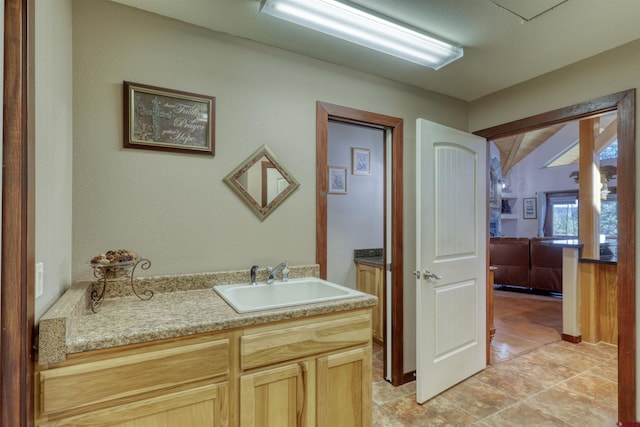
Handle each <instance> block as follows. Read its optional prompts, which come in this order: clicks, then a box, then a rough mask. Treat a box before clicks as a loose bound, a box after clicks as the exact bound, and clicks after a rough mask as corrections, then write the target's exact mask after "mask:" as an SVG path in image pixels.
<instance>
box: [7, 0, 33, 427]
mask: <svg viewBox="0 0 640 427" xmlns="http://www.w3.org/2000/svg"><path fill="white" fill-rule="evenodd" d="M33 11H34V1H33V0H5V2H4V64H5V65H4V80H3V81H4V92H3V103H4V114H3V122H2V126H3V144H2V159H3V168H2V255H1V258H0V262H1V269H0V270H1V273H0V323H1V328H0V329H1V332H0V353H1V358H0V363H1V367H0V425H2V426H12V427H13V426H16V427H22V426H31V425H33V423H34V420H33V401H34V394H33V367H34V366H33V365H34V354H33V339H34V338H33V335H34V331H33V326H34V291H35V289H34V268H35V265H34V260H35V242H34V237H35V210H34V207H35V185H34V178H35V169H34V167H35V163H34V154H35V144H34V117H35V115H34V109H35V103H34V99H35V98H34V39H33V35H34V13H33Z"/></svg>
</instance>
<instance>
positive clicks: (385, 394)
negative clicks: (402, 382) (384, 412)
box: [371, 381, 407, 404]
mask: <svg viewBox="0 0 640 427" xmlns="http://www.w3.org/2000/svg"><path fill="white" fill-rule="evenodd" d="M371 394H372V397H373V401H374V403H377V404H383V403H386V402H389V401H391V400H395V399H399V398H401V397H404V396H405V395H406V394H407V393H405V392H403V391H402V389H400V387H394V386H393V385H391V384H390V383H388V382H386V381H377V382H375V383H373V388H372V390H371Z"/></svg>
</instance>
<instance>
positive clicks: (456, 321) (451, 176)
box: [416, 119, 487, 403]
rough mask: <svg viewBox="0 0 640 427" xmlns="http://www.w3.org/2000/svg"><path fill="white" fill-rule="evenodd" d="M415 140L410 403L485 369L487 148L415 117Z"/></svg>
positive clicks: (483, 143)
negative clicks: (413, 385)
mask: <svg viewBox="0 0 640 427" xmlns="http://www.w3.org/2000/svg"><path fill="white" fill-rule="evenodd" d="M416 140H417V146H416V158H417V168H416V176H417V182H416V188H417V195H416V207H417V214H416V236H417V242H416V253H417V257H416V258H417V260H416V286H417V289H416V303H417V307H416V321H417V325H416V331H417V338H416V339H417V342H416V346H417V369H416V379H417V384H416V386H417V390H416V398H417V401H418V402H419V403H423V402H425V401H427V400H429V399H430V398H432V397H434V396H436V395H438V394H439V393H441V392H443V391H444V390H446V389H448V388H449V387H451V386H453V385H455V384H457V383H458V382H460V381H462V380H464V379H466V378H468V377H469V376H471V375H473V374H475V373H476V372H478V371H480V370H482V369H484V368H485V366H486V353H485V352H486V331H485V324H486V318H485V313H486V305H485V304H486V276H487V261H486V256H487V254H486V239H487V237H486V236H487V204H486V197H487V196H486V193H487V188H486V185H487V178H486V170H487V166H486V164H487V161H486V160H487V159H486V156H487V149H486V141H485V140H484V139H482V138H479V137H477V136H475V135H471V134H467V133H464V132H461V131H458V130H455V129H451V128H448V127H446V126H442V125H440V124H437V123H433V122H429V121H427V120H423V119H418V120H417V138H416ZM418 276H419V277H418Z"/></svg>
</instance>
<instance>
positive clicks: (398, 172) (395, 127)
mask: <svg viewBox="0 0 640 427" xmlns="http://www.w3.org/2000/svg"><path fill="white" fill-rule="evenodd" d="M329 120H335V121H341V122H347V123H354V124H358V125H363V126H370V127H374V128H378V129H389V128H390V129H391V131H392V140H391V150H392V151H391V153H392V159H391V162H392V166H391V171H390V172H391V174H392V175H391V186H392V188H391V192H392V199H391V216H392V218H391V219H392V221H391V222H392V224H393V225H392V227H393V230H392V232H391V246H392V247H391V271H392V273H393V274H392V279H391V282H392V283H391V284H390V286H391V299H392V301H391V334H392V338H391V354H392V358H391V365H392V366H391V383H392V384H393V385H395V386H398V385H401V384H403V383H404V382H405V378H404V373H403V370H404V365H403V360H404V327H403V309H402V308H403V305H404V293H403V274H404V269H403V265H404V262H403V232H404V230H403V184H402V178H403V163H402V160H403V159H402V155H403V154H402V153H403V150H402V149H403V147H402V145H403V126H404V120H403V119H401V118H398V117H391V116H386V115H383V114H376V113H372V112H368V111H364V110H357V109H354V108H349V107H343V106H340V105H335V104H330V103H327V102H322V101H317V102H316V262H317V263H318V264H319V265H320V277H321V278H323V279H326V277H327V161H328V160H327V156H328V137H329ZM386 191H387V189H385V194H386ZM386 199H387V198H386V197H385V200H386ZM385 214H386V213H385ZM385 226H386V220H385ZM385 236H386V232H385ZM384 312H385V316H386V310H384ZM386 321H388V319H385V324H386ZM385 341H386V328H385ZM385 355H386V352H385ZM385 363H386V361H385Z"/></svg>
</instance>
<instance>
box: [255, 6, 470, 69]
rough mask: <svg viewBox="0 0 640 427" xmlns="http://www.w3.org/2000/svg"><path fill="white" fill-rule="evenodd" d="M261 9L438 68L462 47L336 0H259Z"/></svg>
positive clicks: (446, 62)
mask: <svg viewBox="0 0 640 427" xmlns="http://www.w3.org/2000/svg"><path fill="white" fill-rule="evenodd" d="M260 11H261V12H262V13H266V14H268V15H272V16H275V17H277V18H280V19H284V20H286V21H290V22H293V23H294V24H298V25H302V26H304V27H307V28H311V29H313V30H316V31H320V32H322V33H325V34H329V35H331V36H334V37H338V38H341V39H343V40H347V41H349V42H352V43H356V44H359V45H361V46H365V47H368V48H370V49H373V50H377V51H379V52H383V53H386V54H388V55H393V56H395V57H398V58H402V59H405V60H407V61H411V62H414V63H416V64H420V65H423V66H425V67H429V68H433V69H434V70H438V69H440V68H442V67H444V66H445V65H447V64H449V63H451V62H453V61H455V60H456V59H459V58H462V55H463V50H462V47H460V46H457V45H454V44H452V43H449V42H446V41H443V40H440V39H437V38H435V37H433V36H431V35H429V34H427V33H425V32H423V31H419V30H417V29H414V28H409V27H408V26H406V25H403V24H399V23H396V22H393V21H392V20H391V19H390V18H387V17H383V16H381V15H378V14H374V13H373V12H370V11H367V10H365V9H362V8H360V7H356V6H354V5H351V4H348V3H345V2H338V1H335V0H262V1H261V6H260Z"/></svg>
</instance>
